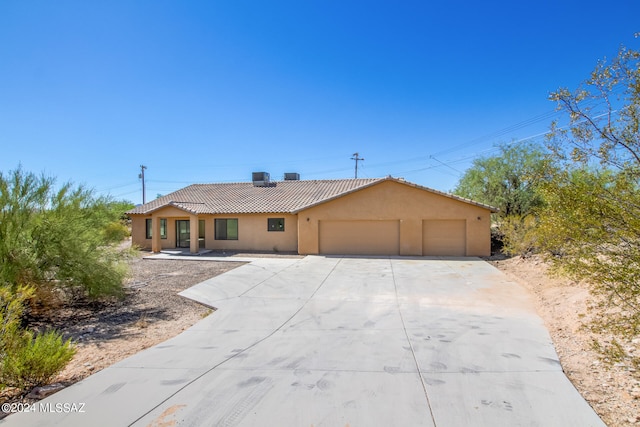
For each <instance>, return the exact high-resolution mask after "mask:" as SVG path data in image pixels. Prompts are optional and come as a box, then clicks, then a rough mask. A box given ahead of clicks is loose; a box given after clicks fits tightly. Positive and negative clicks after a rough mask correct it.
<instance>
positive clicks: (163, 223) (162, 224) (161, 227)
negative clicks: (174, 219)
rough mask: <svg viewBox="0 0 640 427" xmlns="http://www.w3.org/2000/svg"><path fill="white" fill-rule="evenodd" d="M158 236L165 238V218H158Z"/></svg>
mask: <svg viewBox="0 0 640 427" xmlns="http://www.w3.org/2000/svg"><path fill="white" fill-rule="evenodd" d="M160 238H161V239H166V238H167V219H166V218H160Z"/></svg>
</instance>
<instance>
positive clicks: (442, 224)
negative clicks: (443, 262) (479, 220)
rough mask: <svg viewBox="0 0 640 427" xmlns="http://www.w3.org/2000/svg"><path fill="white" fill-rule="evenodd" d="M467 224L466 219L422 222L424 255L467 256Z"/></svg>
mask: <svg viewBox="0 0 640 427" xmlns="http://www.w3.org/2000/svg"><path fill="white" fill-rule="evenodd" d="M466 254H467V223H466V221H465V220H464V219H460V220H456V219H442V220H440V219H438V220H425V221H423V222H422V255H428V256H465V255H466Z"/></svg>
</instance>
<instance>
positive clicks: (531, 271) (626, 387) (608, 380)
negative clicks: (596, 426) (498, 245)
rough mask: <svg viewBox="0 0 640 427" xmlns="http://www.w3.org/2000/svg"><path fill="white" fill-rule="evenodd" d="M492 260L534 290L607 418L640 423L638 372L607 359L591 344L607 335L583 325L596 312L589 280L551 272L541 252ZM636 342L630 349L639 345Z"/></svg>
mask: <svg viewBox="0 0 640 427" xmlns="http://www.w3.org/2000/svg"><path fill="white" fill-rule="evenodd" d="M489 262H490V263H491V264H493V265H494V266H496V267H497V268H499V269H500V270H502V271H503V272H504V273H506V274H507V276H509V277H511V278H512V279H514V280H515V281H517V282H518V283H520V284H521V285H522V286H523V287H524V288H525V289H527V290H528V291H529V292H530V294H531V295H532V297H533V300H534V302H535V304H536V309H537V311H538V314H539V315H540V316H541V317H542V318H543V320H544V322H545V325H546V326H547V329H548V330H549V333H550V334H551V338H552V339H553V343H554V345H555V347H556V350H557V352H558V356H559V357H560V361H561V363H562V367H563V369H564V371H565V373H566V375H567V377H568V378H569V379H570V380H571V382H572V383H573V385H574V386H575V387H576V389H577V390H578V391H579V392H580V394H582V396H583V397H584V398H585V400H587V402H589V404H590V405H591V406H592V407H593V409H594V410H595V411H596V412H597V413H598V415H600V417H601V418H602V419H603V421H604V422H605V423H606V424H607V425H608V426H636V425H640V375H639V373H638V372H636V371H635V370H634V369H633V368H632V367H630V366H628V364H625V363H617V364H612V365H609V364H606V363H603V361H602V360H601V355H600V354H599V353H598V352H596V351H595V350H594V349H593V347H592V342H593V339H594V338H599V339H602V338H603V337H601V336H598V337H596V336H595V335H594V334H593V333H592V332H590V331H589V330H588V328H585V327H584V326H583V325H584V324H585V323H587V322H589V320H590V319H591V316H592V315H593V313H591V312H590V311H589V310H588V309H587V308H588V306H589V304H590V302H591V301H592V300H593V297H592V296H591V294H590V293H589V290H588V286H587V285H586V284H584V283H577V282H574V281H571V280H568V279H566V278H559V277H553V276H550V275H549V274H548V265H547V264H545V263H544V262H543V261H542V260H541V259H539V258H536V257H531V258H527V259H524V258H520V257H516V258H510V259H490V260H489ZM604 339H605V340H606V337H604ZM634 341H637V342H636V344H640V340H634ZM635 347H636V348H633V347H629V348H628V350H631V351H637V348H638V347H639V346H637V345H636V346H635Z"/></svg>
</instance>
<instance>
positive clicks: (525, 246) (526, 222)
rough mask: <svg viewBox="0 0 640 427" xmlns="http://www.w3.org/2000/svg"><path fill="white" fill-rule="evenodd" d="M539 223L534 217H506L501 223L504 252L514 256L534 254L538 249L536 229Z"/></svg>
mask: <svg viewBox="0 0 640 427" xmlns="http://www.w3.org/2000/svg"><path fill="white" fill-rule="evenodd" d="M537 225H538V221H537V220H536V218H535V217H534V216H533V215H527V216H524V217H522V216H519V215H512V216H508V217H504V218H502V220H501V223H500V233H501V234H502V243H503V249H502V250H503V251H504V253H505V254H507V255H510V256H514V255H520V256H528V255H531V254H533V253H534V252H535V251H536V249H537V247H538V243H537V241H538V239H537V235H536V234H535V232H536V227H537Z"/></svg>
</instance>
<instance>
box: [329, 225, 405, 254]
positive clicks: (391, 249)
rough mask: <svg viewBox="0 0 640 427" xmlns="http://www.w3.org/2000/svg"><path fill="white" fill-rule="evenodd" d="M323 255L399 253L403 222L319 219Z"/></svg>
mask: <svg viewBox="0 0 640 427" xmlns="http://www.w3.org/2000/svg"><path fill="white" fill-rule="evenodd" d="M318 233H319V244H320V248H319V249H320V253H321V254H335V255H342V254H344V255H398V254H399V253H400V221H397V220H385V221H382V220H381V221H377V220H363V221H352V220H348V221H320V224H319V229H318Z"/></svg>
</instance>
